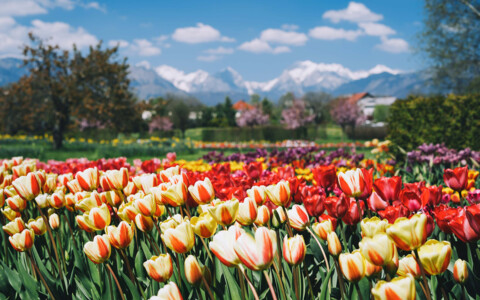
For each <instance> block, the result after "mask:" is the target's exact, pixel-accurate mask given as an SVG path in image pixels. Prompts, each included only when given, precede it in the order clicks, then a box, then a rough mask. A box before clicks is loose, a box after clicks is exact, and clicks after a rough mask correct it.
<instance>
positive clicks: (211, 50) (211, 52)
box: [205, 46, 235, 54]
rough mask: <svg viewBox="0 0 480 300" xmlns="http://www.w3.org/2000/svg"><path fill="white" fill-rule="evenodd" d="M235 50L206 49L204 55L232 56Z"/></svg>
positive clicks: (221, 48) (222, 48)
mask: <svg viewBox="0 0 480 300" xmlns="http://www.w3.org/2000/svg"><path fill="white" fill-rule="evenodd" d="M234 51H235V50H234V49H233V48H225V47H222V46H220V47H218V48H215V49H207V50H205V53H208V54H232V53H233V52H234Z"/></svg>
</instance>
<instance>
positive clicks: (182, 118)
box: [171, 99, 191, 138]
mask: <svg viewBox="0 0 480 300" xmlns="http://www.w3.org/2000/svg"><path fill="white" fill-rule="evenodd" d="M171 112H172V121H173V126H174V127H175V128H177V129H180V131H181V132H182V138H185V131H186V130H187V129H188V127H189V116H190V112H191V110H190V106H188V105H187V104H186V103H185V101H182V100H181V99H180V100H177V101H173V102H172V103H171Z"/></svg>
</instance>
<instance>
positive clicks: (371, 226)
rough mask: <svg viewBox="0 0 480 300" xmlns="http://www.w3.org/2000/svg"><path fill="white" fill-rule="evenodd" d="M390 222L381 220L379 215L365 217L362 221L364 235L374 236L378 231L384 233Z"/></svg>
mask: <svg viewBox="0 0 480 300" xmlns="http://www.w3.org/2000/svg"><path fill="white" fill-rule="evenodd" d="M387 225H388V222H387V221H386V220H380V218H378V217H373V218H365V219H363V220H362V221H361V222H360V227H361V229H362V237H373V236H374V235H376V234H378V233H384V232H385V231H386V230H387Z"/></svg>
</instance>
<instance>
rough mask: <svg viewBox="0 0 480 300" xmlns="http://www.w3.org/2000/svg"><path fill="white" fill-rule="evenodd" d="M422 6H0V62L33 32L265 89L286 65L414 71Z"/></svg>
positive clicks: (412, 2) (9, 0)
mask: <svg viewBox="0 0 480 300" xmlns="http://www.w3.org/2000/svg"><path fill="white" fill-rule="evenodd" d="M422 6H423V1H418V0H404V1H362V2H351V1H320V0H316V1H310V0H307V1H282V0H276V1H249V0H242V1H153V0H152V1H120V0H116V1H115V0H112V1H97V2H92V1H83V0H0V7H1V8H2V9H0V40H1V41H6V42H4V43H0V55H1V56H9V55H12V54H13V55H14V54H17V55H18V54H19V47H20V46H21V45H22V44H23V43H25V42H26V33H27V32H28V31H32V30H33V31H34V32H36V33H37V34H38V35H40V36H41V37H43V38H48V37H53V39H52V41H53V42H56V43H59V44H60V45H61V46H63V47H69V45H71V44H72V43H73V42H75V43H77V44H78V45H79V46H80V47H82V48H86V47H88V45H89V44H92V43H95V42H96V41H98V40H103V41H104V42H105V44H107V45H114V44H119V45H121V46H122V47H121V55H123V56H128V59H129V62H130V63H131V64H137V63H139V62H143V64H145V65H148V64H149V65H150V66H151V67H156V66H158V65H162V64H166V65H170V66H173V67H175V68H177V69H180V70H183V71H185V72H192V71H195V70H198V69H203V70H206V71H208V72H216V71H219V70H221V69H223V68H225V67H227V66H231V67H232V68H234V69H235V70H237V71H238V72H239V73H240V74H241V75H242V76H243V77H244V78H245V79H248V80H256V81H265V80H269V79H272V78H273V77H276V76H278V75H279V74H280V73H281V71H282V70H284V69H285V68H288V67H290V66H291V65H293V64H294V63H295V62H296V61H302V60H312V61H314V62H317V63H320V62H324V63H339V64H342V65H343V66H345V67H348V68H350V69H351V70H361V69H370V68H372V67H374V66H375V65H377V64H383V65H386V66H388V67H390V68H393V69H401V70H416V69H421V68H422V63H421V60H420V58H419V57H417V56H416V55H414V54H413V53H412V50H411V48H412V47H413V46H415V44H416V42H415V35H416V34H417V32H418V31H419V30H420V29H421V21H422Z"/></svg>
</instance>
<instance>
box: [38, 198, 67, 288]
mask: <svg viewBox="0 0 480 300" xmlns="http://www.w3.org/2000/svg"><path fill="white" fill-rule="evenodd" d="M35 204H37V209H38V212H39V213H40V215H41V216H42V219H43V222H44V223H45V226H47V231H48V236H49V237H50V241H51V242H52V246H53V251H54V252H55V259H56V260H57V267H58V275H59V277H60V280H61V279H62V278H63V272H62V266H61V265H60V259H59V257H58V251H57V245H56V243H55V240H54V239H53V234H52V229H51V228H50V223H49V222H48V220H47V217H45V214H44V213H43V211H42V209H41V208H40V206H39V205H38V203H37V202H36V201H35ZM66 288H67V290H68V287H66Z"/></svg>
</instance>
